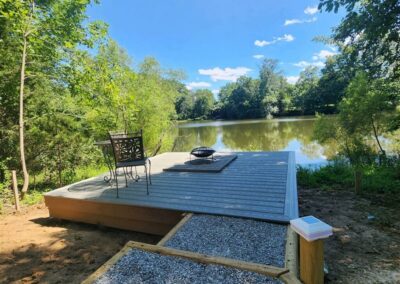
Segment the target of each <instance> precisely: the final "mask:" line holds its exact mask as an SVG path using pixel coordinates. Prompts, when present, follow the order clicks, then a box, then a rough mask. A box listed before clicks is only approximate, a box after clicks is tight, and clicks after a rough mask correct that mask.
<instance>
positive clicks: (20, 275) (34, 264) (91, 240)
mask: <svg viewBox="0 0 400 284" xmlns="http://www.w3.org/2000/svg"><path fill="white" fill-rule="evenodd" d="M159 239H160V237H157V236H152V235H146V234H140V233H134V232H128V231H123V230H116V229H110V228H99V227H98V226H95V225H86V224H77V223H73V222H67V221H62V220H54V219H51V218H49V214H48V211H47V209H46V207H45V206H44V205H37V206H31V207H29V208H25V209H24V211H23V212H21V213H18V214H7V215H0V283H80V282H81V281H82V280H84V279H85V278H86V277H88V276H89V275H90V274H91V273H93V272H94V271H95V270H96V269H97V268H98V267H99V266H101V265H102V264H103V263H104V262H106V261H107V260H108V259H109V258H111V256H113V255H114V254H115V253H117V252H118V251H119V250H120V249H121V248H122V247H123V246H124V245H125V243H126V242H127V241H129V240H136V241H140V242H146V243H151V244H155V243H157V242H158V241H159Z"/></svg>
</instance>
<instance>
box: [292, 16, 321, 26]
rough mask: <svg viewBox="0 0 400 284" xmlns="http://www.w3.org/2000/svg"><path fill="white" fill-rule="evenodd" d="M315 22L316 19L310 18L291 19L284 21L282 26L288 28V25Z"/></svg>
mask: <svg viewBox="0 0 400 284" xmlns="http://www.w3.org/2000/svg"><path fill="white" fill-rule="evenodd" d="M316 21H317V17H312V18H311V19H303V20H300V19H291V20H286V21H285V23H284V25H285V26H289V25H295V24H304V23H313V22H316Z"/></svg>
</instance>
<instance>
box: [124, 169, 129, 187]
mask: <svg viewBox="0 0 400 284" xmlns="http://www.w3.org/2000/svg"><path fill="white" fill-rule="evenodd" d="M123 169H124V176H125V187H128V178H127V177H126V172H127V170H128V169H127V168H123Z"/></svg>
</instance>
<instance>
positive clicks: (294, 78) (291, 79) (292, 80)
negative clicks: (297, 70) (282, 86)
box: [286, 76, 299, 85]
mask: <svg viewBox="0 0 400 284" xmlns="http://www.w3.org/2000/svg"><path fill="white" fill-rule="evenodd" d="M298 80H299V76H287V77H286V81H287V82H288V83H289V84H292V85H294V84H296V82H297V81H298Z"/></svg>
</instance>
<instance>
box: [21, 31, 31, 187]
mask: <svg viewBox="0 0 400 284" xmlns="http://www.w3.org/2000/svg"><path fill="white" fill-rule="evenodd" d="M23 40H24V44H23V49H22V62H21V78H20V80H21V82H20V89H19V149H20V155H21V166H22V172H23V174H24V184H23V186H22V194H24V193H25V192H27V191H28V186H29V174H28V170H27V168H26V161H25V137H24V87H25V65H26V48H27V44H28V43H27V36H26V34H24V39H23Z"/></svg>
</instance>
